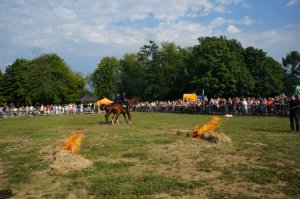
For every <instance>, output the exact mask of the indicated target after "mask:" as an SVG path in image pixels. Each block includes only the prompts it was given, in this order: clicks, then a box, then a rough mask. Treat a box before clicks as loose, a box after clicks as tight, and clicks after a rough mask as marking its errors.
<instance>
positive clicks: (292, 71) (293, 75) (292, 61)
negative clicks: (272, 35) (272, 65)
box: [282, 51, 300, 95]
mask: <svg viewBox="0 0 300 199" xmlns="http://www.w3.org/2000/svg"><path fill="white" fill-rule="evenodd" d="M299 63H300V53H299V52H298V51H291V52H290V53H288V54H287V55H286V57H285V58H282V64H283V66H284V68H285V78H284V85H285V87H284V91H285V93H287V94H289V95H292V94H294V92H295V86H296V85H299V84H300V81H299V76H300V66H299V65H298V66H297V64H299Z"/></svg>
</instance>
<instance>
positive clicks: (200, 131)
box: [164, 116, 231, 143]
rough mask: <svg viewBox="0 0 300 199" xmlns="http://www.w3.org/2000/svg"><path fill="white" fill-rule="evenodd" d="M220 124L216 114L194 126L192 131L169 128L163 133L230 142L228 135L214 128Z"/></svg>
mask: <svg viewBox="0 0 300 199" xmlns="http://www.w3.org/2000/svg"><path fill="white" fill-rule="evenodd" d="M220 126H221V121H220V118H219V117H218V116H213V117H212V119H211V120H210V121H208V122H207V123H206V124H204V125H202V126H199V125H197V126H195V130H194V132H191V131H189V130H173V129H170V130H168V131H167V132H165V133H164V134H165V135H168V134H171V135H179V136H186V137H193V138H199V139H202V140H205V141H209V142H213V143H230V142H231V139H230V137H228V136H226V135H225V134H224V133H222V132H221V133H220V132H217V131H216V130H217V129H218V128H219V127H220Z"/></svg>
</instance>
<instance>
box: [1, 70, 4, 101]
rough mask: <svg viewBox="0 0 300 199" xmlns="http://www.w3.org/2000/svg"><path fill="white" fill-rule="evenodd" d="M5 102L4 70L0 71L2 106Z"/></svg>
mask: <svg viewBox="0 0 300 199" xmlns="http://www.w3.org/2000/svg"><path fill="white" fill-rule="evenodd" d="M4 102H5V99H4V80H3V73H2V70H1V69H0V104H3V103H4Z"/></svg>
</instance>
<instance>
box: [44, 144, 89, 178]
mask: <svg viewBox="0 0 300 199" xmlns="http://www.w3.org/2000/svg"><path fill="white" fill-rule="evenodd" d="M63 144H64V141H58V142H57V143H56V144H54V145H50V146H47V147H45V148H43V149H42V150H41V151H40V153H41V154H42V155H43V156H44V158H45V159H46V160H48V161H49V162H50V168H51V173H53V174H66V173H69V172H72V171H78V170H81V169H85V168H88V167H91V166H92V165H93V163H92V162H91V161H89V160H87V159H85V158H83V157H82V156H80V155H78V154H73V153H71V151H67V150H64V149H63Z"/></svg>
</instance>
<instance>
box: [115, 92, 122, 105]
mask: <svg viewBox="0 0 300 199" xmlns="http://www.w3.org/2000/svg"><path fill="white" fill-rule="evenodd" d="M120 101H121V99H120V93H117V95H116V96H115V99H114V103H120Z"/></svg>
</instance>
